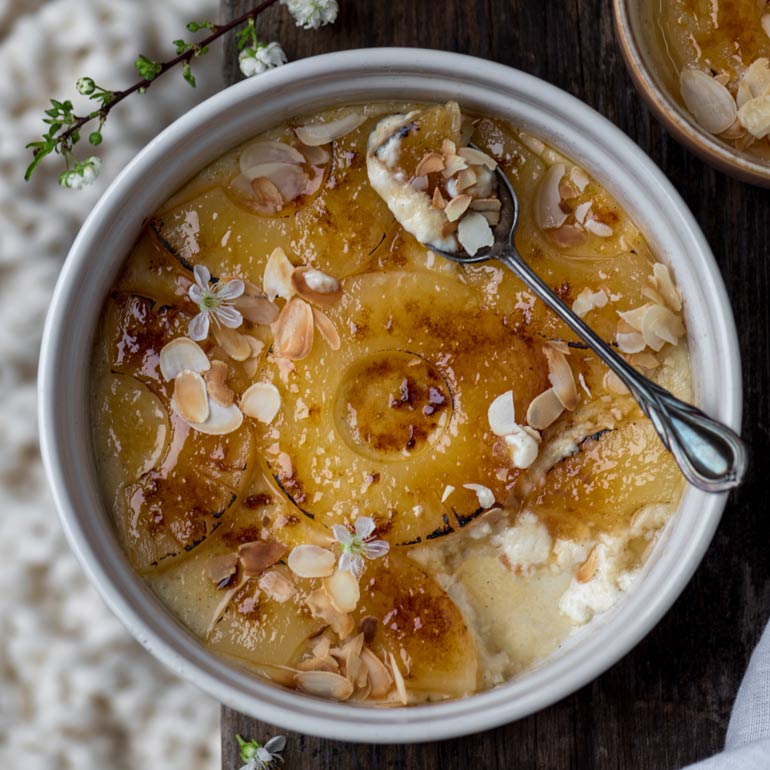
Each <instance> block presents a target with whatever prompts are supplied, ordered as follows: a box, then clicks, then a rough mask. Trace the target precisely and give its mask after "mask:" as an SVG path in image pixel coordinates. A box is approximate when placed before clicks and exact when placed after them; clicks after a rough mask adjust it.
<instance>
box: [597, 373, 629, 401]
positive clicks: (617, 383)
mask: <svg viewBox="0 0 770 770" xmlns="http://www.w3.org/2000/svg"><path fill="white" fill-rule="evenodd" d="M602 384H603V385H604V389H605V390H607V391H609V392H610V393H616V394H617V395H619V396H622V395H625V394H626V393H628V388H627V387H626V386H625V384H624V382H623V380H621V379H620V377H618V375H617V374H615V372H613V371H612V370H609V371H607V372H605V373H604V378H603V379H602Z"/></svg>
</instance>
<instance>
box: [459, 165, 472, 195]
mask: <svg viewBox="0 0 770 770" xmlns="http://www.w3.org/2000/svg"><path fill="white" fill-rule="evenodd" d="M477 181H478V178H477V176H476V174H475V173H474V171H473V170H472V169H470V168H464V169H463V170H462V171H460V172H459V173H458V174H457V181H456V182H455V186H456V189H457V192H458V193H461V192H462V191H463V190H467V189H468V188H469V187H473V185H475V184H476V182H477Z"/></svg>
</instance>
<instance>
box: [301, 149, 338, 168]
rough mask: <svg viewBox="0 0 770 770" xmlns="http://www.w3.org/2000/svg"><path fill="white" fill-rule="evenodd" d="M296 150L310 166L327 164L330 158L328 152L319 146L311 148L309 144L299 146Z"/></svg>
mask: <svg viewBox="0 0 770 770" xmlns="http://www.w3.org/2000/svg"><path fill="white" fill-rule="evenodd" d="M297 149H298V150H299V151H300V152H301V153H302V154H303V155H304V156H305V160H306V161H307V162H308V163H309V164H310V165H311V166H323V165H324V164H325V163H328V162H329V158H330V157H331V156H330V155H329V151H328V150H327V149H326V148H325V147H323V146H321V145H318V146H316V147H311V146H310V145H309V144H301V145H300V146H299V147H298V148H297Z"/></svg>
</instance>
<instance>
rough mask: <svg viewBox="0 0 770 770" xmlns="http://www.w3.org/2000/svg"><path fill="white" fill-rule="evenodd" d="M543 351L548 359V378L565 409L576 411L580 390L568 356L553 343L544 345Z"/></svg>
mask: <svg viewBox="0 0 770 770" xmlns="http://www.w3.org/2000/svg"><path fill="white" fill-rule="evenodd" d="M543 353H545V357H546V360H547V361H548V370H549V373H548V379H549V380H550V382H551V385H552V386H553V391H554V393H555V394H556V397H557V398H558V399H559V401H560V402H561V404H562V406H563V407H564V408H565V409H567V410H568V411H570V412H572V411H574V410H575V407H577V404H578V391H577V385H576V384H575V376H574V374H573V373H572V367H571V366H570V365H569V362H568V361H567V357H566V356H565V355H564V353H562V351H560V350H557V349H556V348H555V347H554V346H553V345H544V346H543Z"/></svg>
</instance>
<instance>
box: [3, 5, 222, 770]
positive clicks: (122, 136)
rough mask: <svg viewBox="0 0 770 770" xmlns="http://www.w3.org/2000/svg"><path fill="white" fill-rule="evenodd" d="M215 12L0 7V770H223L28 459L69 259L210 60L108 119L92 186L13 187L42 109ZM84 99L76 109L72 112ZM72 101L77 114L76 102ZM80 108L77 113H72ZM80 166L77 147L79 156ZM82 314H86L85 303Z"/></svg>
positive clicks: (214, 713) (187, 100)
mask: <svg viewBox="0 0 770 770" xmlns="http://www.w3.org/2000/svg"><path fill="white" fill-rule="evenodd" d="M216 13H217V3H216V0H162V1H161V2H157V1H156V0H133V1H132V0H48V2H44V0H0V73H1V76H0V403H2V404H3V405H4V406H3V407H2V411H0V768H3V770H21V768H24V770H53V768H56V770H67V769H68V768H72V769H73V770H75V769H76V770H91V768H93V769H94V770H96V769H97V768H98V770H104V769H105V768H109V769H110V770H134V769H136V770H140V769H141V770H146V768H163V769H164V770H176V769H177V768H178V770H197V769H198V768H215V767H217V766H218V764H219V759H218V757H219V749H218V740H219V736H218V706H217V704H215V703H214V702H213V701H212V700H210V699H209V698H208V697H206V696H204V695H203V694H201V693H200V692H198V691H197V690H196V689H194V688H193V687H192V686H190V685H188V684H185V683H183V682H181V681H179V680H178V679H177V678H176V677H175V676H174V675H172V674H171V673H170V672H168V671H166V670H165V669H164V668H163V667H162V666H161V665H160V664H159V663H157V662H156V661H155V660H154V659H153V658H151V657H150V655H149V654H147V653H145V652H144V650H142V649H141V648H140V647H139V646H138V645H137V644H136V643H135V642H134V641H133V640H132V639H131V638H129V636H128V634H127V633H126V631H125V630H124V629H123V628H122V626H121V625H120V623H119V622H118V621H117V620H116V619H115V618H114V617H112V615H111V614H110V613H109V611H108V610H107V609H106V607H105V606H104V605H103V604H102V602H101V600H100V599H99V597H98V596H97V594H96V592H95V591H94V590H93V588H92V587H91V586H90V585H89V584H88V583H87V581H86V579H85V577H84V576H83V574H82V573H81V570H80V568H79V566H78V564H77V563H76V561H75V558H74V556H72V554H71V553H70V551H69V548H68V546H67V544H66V542H65V540H64V537H63V534H62V532H61V529H60V527H59V523H58V521H57V518H56V514H55V512H54V510H53V506H52V503H51V499H50V497H49V494H48V490H47V487H46V482H45V479H44V478H43V474H42V471H41V466H40V461H39V458H38V452H37V449H38V441H37V424H36V422H37V421H36V416H35V368H36V362H37V355H38V349H39V343H40V335H41V330H42V326H43V319H44V317H45V313H46V310H47V305H48V300H49V296H50V294H51V291H52V289H53V285H54V282H55V280H56V276H57V273H58V271H59V268H60V266H61V264H62V261H63V259H64V257H65V255H66V253H67V249H68V248H69V245H70V243H71V241H72V239H73V237H74V235H75V233H76V231H77V228H78V227H79V225H80V223H81V222H82V220H83V219H84V218H85V216H86V215H87V214H88V212H89V210H90V209H91V207H92V206H93V204H94V202H95V201H96V199H97V197H98V196H99V195H100V193H101V192H102V191H103V190H104V188H105V186H106V184H107V183H108V182H109V181H110V179H111V177H113V176H114V175H115V174H116V173H117V172H118V171H119V170H120V169H121V168H122V167H123V166H124V165H125V163H126V162H127V161H128V160H129V159H130V158H131V157H132V156H133V155H134V154H135V153H136V151H137V149H138V148H139V147H141V146H142V145H143V144H144V143H146V142H147V141H148V140H149V139H150V138H151V137H152V136H154V135H155V134H156V133H157V132H158V131H159V130H160V129H161V128H162V127H163V126H164V125H166V124H167V123H169V122H170V121H171V120H173V119H174V118H175V117H177V116H179V115H180V114H182V113H183V112H184V111H185V110H186V109H188V108H189V107H190V106H192V105H193V104H194V103H196V102H198V101H200V100H201V99H202V98H204V96H206V95H207V94H208V93H211V92H213V91H215V90H217V89H218V88H219V87H221V80H220V78H219V74H218V69H219V63H220V53H219V51H212V52H211V53H210V54H209V56H208V57H207V58H206V59H204V60H202V61H201V63H200V67H199V68H198V70H197V72H198V83H199V85H198V89H197V90H195V91H193V89H191V88H190V87H189V86H187V85H186V84H185V83H184V82H183V81H182V79H181V74H179V75H177V74H176V73H172V74H169V75H168V76H167V77H168V78H170V79H171V80H172V81H174V82H170V83H163V82H162V81H159V82H158V84H156V86H154V87H153V88H152V89H151V91H150V92H149V93H148V94H147V95H145V96H143V97H141V96H137V97H134V98H132V99H130V100H128V103H126V104H125V105H123V106H121V107H120V108H118V109H116V111H115V112H114V113H113V115H112V116H111V119H110V121H108V123H107V126H106V127H105V131H104V135H105V143H104V145H103V151H102V148H100V152H99V155H101V156H102V157H103V159H104V170H103V175H102V178H101V179H99V180H98V183H97V184H96V185H95V186H94V187H92V188H88V189H86V190H83V191H71V190H63V189H59V188H58V187H57V185H56V181H55V177H56V174H57V173H58V171H59V170H60V169H59V164H58V163H57V162H56V161H51V162H50V164H44V167H45V168H44V170H43V171H42V172H41V173H40V174H39V175H38V176H37V178H35V179H34V180H33V181H32V182H30V183H28V184H25V183H24V181H23V180H22V175H23V172H24V168H25V166H26V163H27V162H28V154H27V151H25V150H24V149H23V147H24V145H25V144H26V142H28V141H30V140H32V139H34V138H36V137H37V135H38V134H40V133H42V130H43V124H42V122H41V116H42V112H43V109H44V108H45V107H46V106H47V105H46V101H47V99H48V98H49V97H51V96H53V97H56V98H60V99H64V98H72V96H73V95H74V94H75V80H76V79H77V78H78V77H79V76H80V75H89V76H91V77H93V78H95V80H96V81H97V83H100V84H102V85H105V86H107V87H109V86H113V87H120V86H122V85H124V84H128V83H130V82H132V81H133V80H135V78H136V73H135V72H134V71H133V68H132V63H133V59H134V57H135V56H136V54H137V53H139V52H142V53H145V54H147V55H149V56H153V55H155V56H156V57H158V58H164V57H167V56H168V55H169V54H170V53H171V52H172V46H171V41H172V40H174V39H175V38H178V37H182V36H183V35H184V34H185V29H184V25H185V23H186V22H188V21H191V20H202V19H210V18H212V17H215V16H216ZM81 99H82V97H81ZM73 101H75V100H74V99H73ZM76 104H77V102H76ZM83 152H84V153H85V154H90V153H88V145H86V147H85V149H84V151H83ZM83 301H89V300H88V298H85V297H84V298H83Z"/></svg>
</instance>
